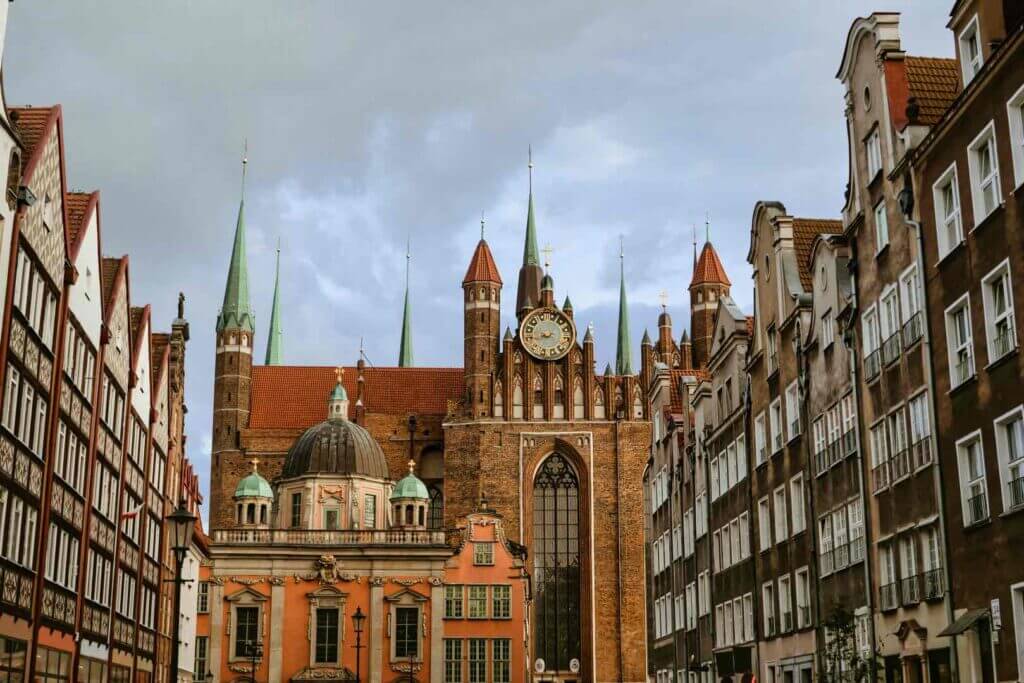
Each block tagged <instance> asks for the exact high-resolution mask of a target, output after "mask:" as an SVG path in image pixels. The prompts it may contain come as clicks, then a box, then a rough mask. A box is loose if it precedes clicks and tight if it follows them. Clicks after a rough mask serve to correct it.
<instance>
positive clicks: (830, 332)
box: [821, 308, 836, 349]
mask: <svg viewBox="0 0 1024 683" xmlns="http://www.w3.org/2000/svg"><path fill="white" fill-rule="evenodd" d="M835 341H836V328H835V321H834V320H833V318H832V309H831V308H830V309H828V310H827V311H825V312H824V313H822V314H821V348H823V349H827V348H828V347H830V346H832V344H834V343H835Z"/></svg>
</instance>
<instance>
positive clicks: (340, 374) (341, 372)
mask: <svg viewBox="0 0 1024 683" xmlns="http://www.w3.org/2000/svg"><path fill="white" fill-rule="evenodd" d="M360 346H362V342H360ZM334 376H335V378H336V379H337V381H338V384H341V383H342V380H343V379H345V368H343V367H342V366H340V365H339V366H338V367H336V368H334Z"/></svg>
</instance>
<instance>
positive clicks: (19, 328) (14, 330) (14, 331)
mask: <svg viewBox="0 0 1024 683" xmlns="http://www.w3.org/2000/svg"><path fill="white" fill-rule="evenodd" d="M10 348H11V351H13V352H14V355H15V356H16V357H17V358H22V357H23V356H24V355H25V326H24V325H22V324H21V321H19V320H15V319H13V318H12V319H11V343H10Z"/></svg>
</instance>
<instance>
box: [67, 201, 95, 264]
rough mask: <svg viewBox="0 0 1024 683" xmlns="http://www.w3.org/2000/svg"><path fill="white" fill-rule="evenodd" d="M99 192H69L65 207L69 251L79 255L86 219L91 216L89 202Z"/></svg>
mask: <svg viewBox="0 0 1024 683" xmlns="http://www.w3.org/2000/svg"><path fill="white" fill-rule="evenodd" d="M98 194H99V193H98V192H68V194H67V200H66V203H65V208H66V209H67V214H68V240H69V244H68V251H69V253H71V254H72V255H73V256H77V255H78V248H79V247H80V246H81V244H80V242H81V238H82V236H83V235H84V234H85V226H86V221H87V220H88V218H89V213H90V209H89V203H90V202H92V200H93V197H95V196H97V195H98Z"/></svg>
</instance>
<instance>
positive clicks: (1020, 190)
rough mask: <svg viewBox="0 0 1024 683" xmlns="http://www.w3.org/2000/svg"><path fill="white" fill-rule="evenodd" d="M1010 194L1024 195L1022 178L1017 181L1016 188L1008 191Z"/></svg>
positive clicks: (1023, 179) (1023, 180)
mask: <svg viewBox="0 0 1024 683" xmlns="http://www.w3.org/2000/svg"><path fill="white" fill-rule="evenodd" d="M1010 194H1012V195H1014V196H1016V195H1021V194H1024V178H1021V179H1020V180H1018V181H1017V187H1015V188H1013V189H1012V190H1010Z"/></svg>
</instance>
